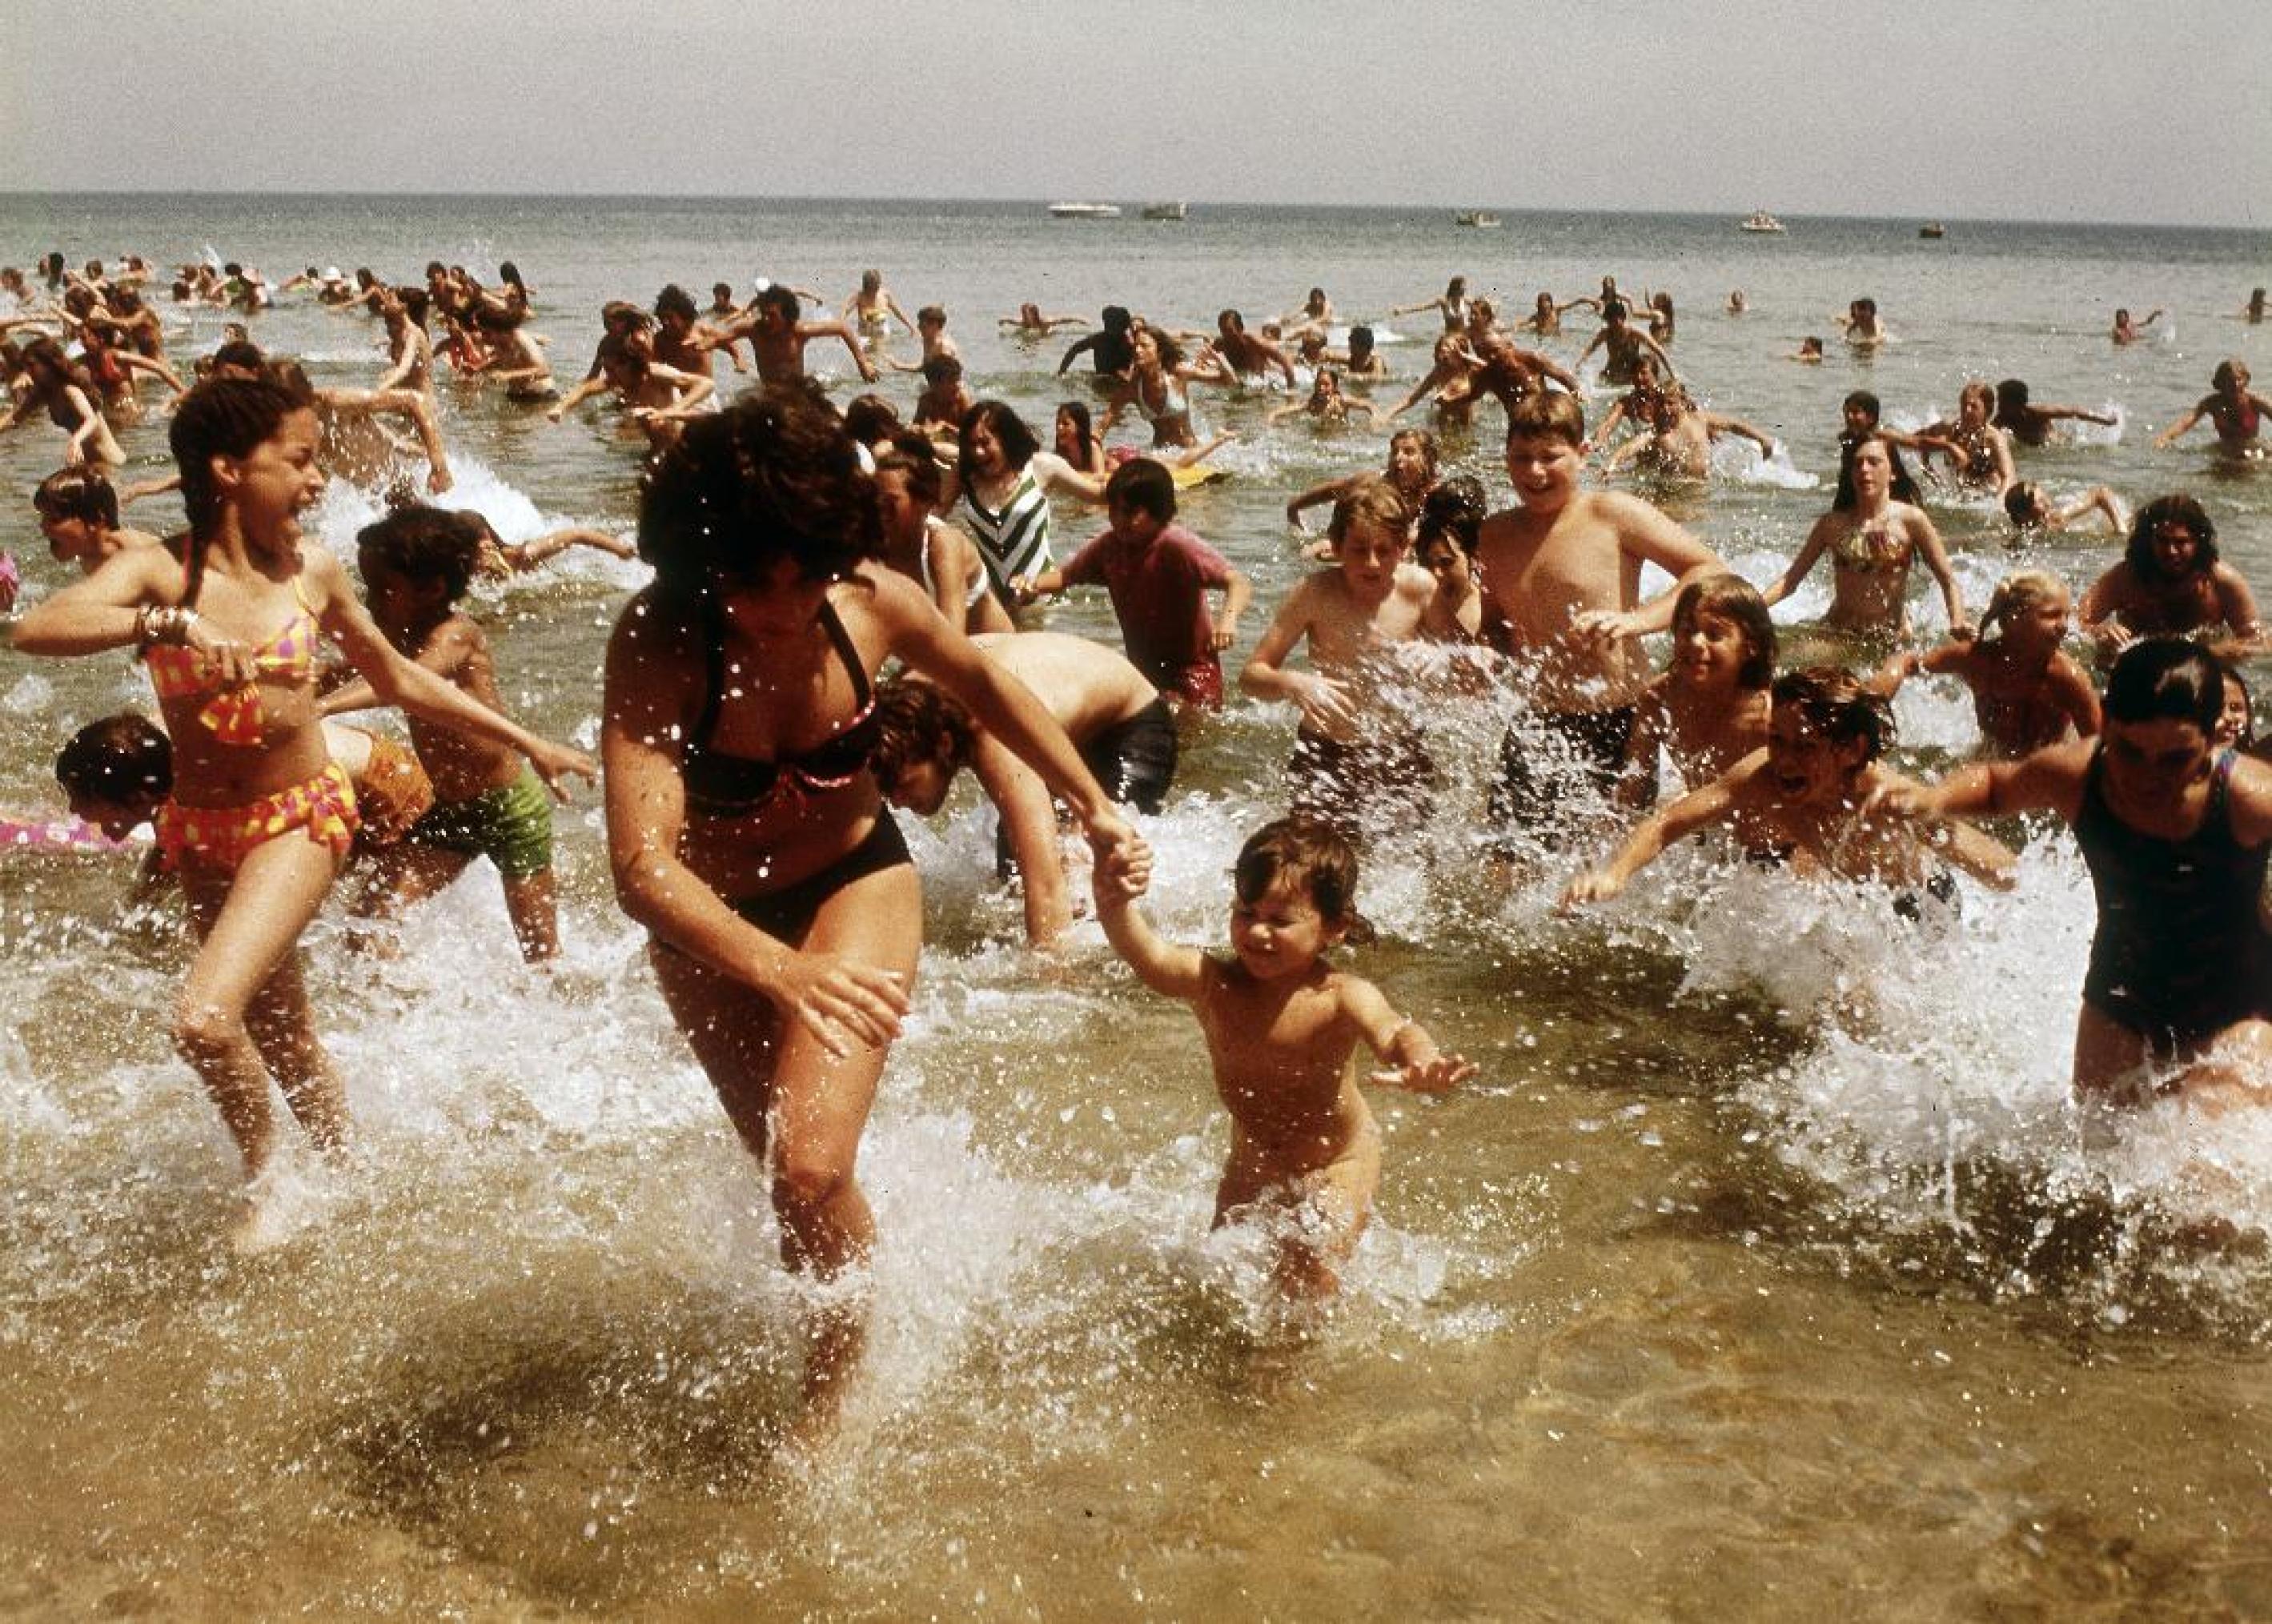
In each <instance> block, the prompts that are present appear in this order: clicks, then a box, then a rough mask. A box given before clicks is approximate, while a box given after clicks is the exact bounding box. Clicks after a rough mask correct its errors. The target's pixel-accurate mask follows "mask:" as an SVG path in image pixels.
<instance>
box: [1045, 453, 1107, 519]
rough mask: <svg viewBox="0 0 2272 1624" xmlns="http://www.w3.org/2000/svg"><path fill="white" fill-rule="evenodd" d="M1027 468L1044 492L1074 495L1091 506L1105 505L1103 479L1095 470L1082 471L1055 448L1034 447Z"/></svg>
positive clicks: (1079, 500)
mask: <svg viewBox="0 0 2272 1624" xmlns="http://www.w3.org/2000/svg"><path fill="white" fill-rule="evenodd" d="M1026 471H1027V472H1028V473H1031V474H1032V475H1033V476H1034V483H1035V484H1036V485H1038V486H1040V487H1041V488H1042V489H1043V492H1044V493H1045V494H1054V495H1061V496H1071V497H1072V498H1073V499H1074V500H1075V501H1078V502H1083V503H1087V504H1088V505H1089V506H1090V507H1092V508H1101V507H1102V506H1103V505H1104V481H1103V480H1100V479H1098V478H1097V477H1096V476H1095V474H1092V473H1082V472H1081V471H1080V469H1078V468H1076V467H1074V466H1072V464H1071V463H1069V462H1067V461H1066V460H1065V458H1062V457H1060V456H1058V454H1057V453H1056V452H1055V451H1035V453H1034V455H1033V458H1032V460H1030V461H1029V462H1028V463H1027V464H1026Z"/></svg>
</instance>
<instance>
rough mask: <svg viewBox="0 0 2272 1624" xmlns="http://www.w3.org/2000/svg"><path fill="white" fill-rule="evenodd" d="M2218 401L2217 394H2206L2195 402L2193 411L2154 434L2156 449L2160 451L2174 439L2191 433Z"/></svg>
mask: <svg viewBox="0 0 2272 1624" xmlns="http://www.w3.org/2000/svg"><path fill="white" fill-rule="evenodd" d="M2215 404H2216V396H2215V395H2208V396H2204V397H2203V398H2202V399H2201V400H2199V401H2197V402H2195V403H2194V409H2193V410H2192V411H2190V412H2188V413H2186V414H2185V415H2184V416H2183V417H2181V418H2179V419H2178V421H2176V422H2174V423H2171V425H2170V426H2169V427H2168V428H2164V430H2162V432H2161V433H2159V434H2157V435H2156V436H2154V449H2155V450H2156V451H2159V450H2161V449H2162V448H2163V447H2164V446H2165V445H2168V444H2170V443H2171V442H2172V441H2175V440H2178V439H2180V438H2182V437H2183V436H2186V435H2187V434H2189V433H2191V432H2192V431H2193V427H2194V424H2195V423H2198V422H2199V421H2201V419H2202V418H2204V417H2206V416H2208V409H2209V407H2210V406H2214V405H2215Z"/></svg>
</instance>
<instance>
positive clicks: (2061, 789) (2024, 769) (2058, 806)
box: [1873, 739, 2097, 823]
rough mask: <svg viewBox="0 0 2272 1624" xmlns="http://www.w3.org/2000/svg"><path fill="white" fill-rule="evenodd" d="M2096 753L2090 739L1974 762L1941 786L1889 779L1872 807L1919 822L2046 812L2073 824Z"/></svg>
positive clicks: (1954, 773) (1889, 776)
mask: <svg viewBox="0 0 2272 1624" xmlns="http://www.w3.org/2000/svg"><path fill="white" fill-rule="evenodd" d="M2096 749H2097V746H2096V743H2095V742H2093V741H2090V740H2087V739H2085V740H2076V741H2070V742H2068V743H2066V744H2054V745H2051V746H2049V747H2048V748H2046V749H2040V750H2037V751H2036V752H2035V753H2034V754H2032V755H2029V756H2022V757H2021V758H2020V759H2019V760H2017V761H1999V762H1975V763H1974V764H1972V765H1970V766H1969V767H1960V768H1958V769H1957V770H1956V771H1954V772H1952V773H1950V774H1949V775H1948V776H1947V778H1943V779H1942V780H1941V781H1940V782H1939V783H1938V784H1918V783H1916V782H1914V781H1913V780H1911V779H1908V778H1900V777H1899V776H1898V775H1888V781H1887V785H1886V786H1885V787H1884V789H1883V790H1881V791H1880V793H1878V794H1877V795H1876V796H1875V797H1873V804H1879V805H1883V806H1884V807H1885V808H1887V810H1888V811H1891V812H1893V813H1895V815H1896V816H1902V817H1908V818H1915V819H1918V820H1920V821H1924V820H1930V819H1933V818H1950V817H1962V818H1974V817H1995V816H2002V815H2003V814H2005V813H2009V812H2028V811H2032V810H2034V809H2035V808H2038V807H2047V808H2050V809H2051V810H2052V811H2054V812H2057V813H2058V814H2059V816H2061V817H2063V818H2065V819H2066V820H2067V822H2069V823H2073V822H2074V817H2075V814H2076V812H2077V811H2078V810H2080V809H2081V805H2082V783H2083V778H2084V776H2085V775H2086V773H2088V771H2089V767H2090V757H2091V754H2092V752H2093V751H2095V750H2096Z"/></svg>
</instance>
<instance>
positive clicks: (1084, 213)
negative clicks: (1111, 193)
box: [1050, 203, 1120, 220]
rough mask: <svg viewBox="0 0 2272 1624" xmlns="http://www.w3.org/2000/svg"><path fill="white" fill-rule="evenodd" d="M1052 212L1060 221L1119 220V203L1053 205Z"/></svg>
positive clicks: (1051, 206)
mask: <svg viewBox="0 0 2272 1624" xmlns="http://www.w3.org/2000/svg"><path fill="white" fill-rule="evenodd" d="M1050 214H1052V215H1053V216H1055V217H1056V218H1057V219H1058V220H1118V219H1119V218H1120V205H1118V204H1117V203H1052V204H1051V205H1050Z"/></svg>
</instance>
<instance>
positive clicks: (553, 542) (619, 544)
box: [497, 525, 639, 575]
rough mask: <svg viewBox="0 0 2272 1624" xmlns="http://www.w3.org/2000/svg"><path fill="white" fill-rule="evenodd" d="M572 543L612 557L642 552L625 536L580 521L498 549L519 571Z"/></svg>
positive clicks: (507, 562) (629, 557)
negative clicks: (611, 533) (591, 527)
mask: <svg viewBox="0 0 2272 1624" xmlns="http://www.w3.org/2000/svg"><path fill="white" fill-rule="evenodd" d="M572 547H588V548H593V549H594V550H595V551H598V552H602V553H605V554H607V555H609V557H611V558H623V559H632V558H637V557H638V556H639V549H638V548H636V547H634V546H632V543H631V542H630V541H628V540H625V539H624V538H623V537H622V536H615V535H609V533H607V532H606V531H604V530H587V529H585V528H584V527H583V526H581V525H569V526H568V527H567V528H566V529H564V530H549V531H547V532H545V533H544V534H542V535H541V536H534V537H531V538H530V539H529V540H526V541H516V542H514V543H512V545H511V546H510V547H504V548H498V549H497V550H498V551H499V552H500V553H502V554H503V555H504V562H505V565H506V567H507V568H508V569H510V570H512V572H513V573H514V574H516V575H519V574H520V573H522V572H523V571H525V570H534V569H535V568H536V566H537V565H539V564H541V563H542V562H545V561H546V560H547V559H549V558H552V557H555V556H557V555H559V554H562V553H564V552H566V551H567V550H568V549H569V548H572Z"/></svg>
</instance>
